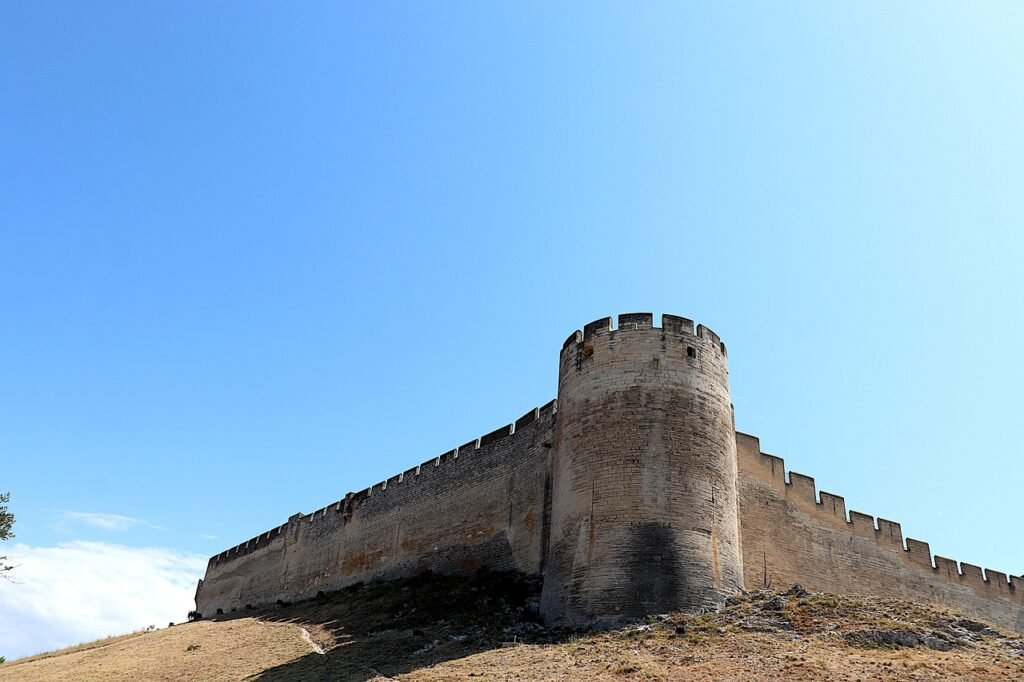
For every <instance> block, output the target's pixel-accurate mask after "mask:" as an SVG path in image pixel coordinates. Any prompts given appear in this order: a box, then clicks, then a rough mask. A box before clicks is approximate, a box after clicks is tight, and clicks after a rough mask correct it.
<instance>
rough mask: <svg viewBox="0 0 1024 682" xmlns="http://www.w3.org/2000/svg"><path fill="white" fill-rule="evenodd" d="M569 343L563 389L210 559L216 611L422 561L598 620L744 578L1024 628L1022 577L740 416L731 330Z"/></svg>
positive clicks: (666, 605)
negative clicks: (733, 398)
mask: <svg viewBox="0 0 1024 682" xmlns="http://www.w3.org/2000/svg"><path fill="white" fill-rule="evenodd" d="M618 322H619V323H618V327H617V328H613V325H612V320H611V318H604V319H601V320H597V321H595V322H592V323H591V324H588V325H586V327H584V329H583V331H582V332H580V331H577V332H574V333H573V334H572V335H570V337H569V339H567V340H566V342H565V344H564V345H563V348H562V352H561V354H560V357H559V384H558V401H557V403H556V402H555V401H552V402H550V403H548V404H547V405H545V406H543V407H541V408H537V409H534V410H532V411H530V412H528V413H527V414H526V415H524V416H523V417H522V418H520V419H518V420H517V421H516V422H515V423H513V424H509V425H507V426H504V427H502V428H501V429H498V430H496V431H493V432H491V433H489V434H487V435H485V436H483V437H481V438H478V439H475V440H473V441H471V442H469V443H467V444H466V445H463V446H461V447H459V448H456V449H454V450H451V451H449V452H447V453H445V454H443V455H440V456H438V457H436V458H434V459H432V460H429V461H427V462H424V463H423V464H421V465H419V466H417V467H414V468H412V469H409V470H408V471H405V472H403V473H402V474H399V475H397V476H394V477H392V478H390V479H388V480H387V481H383V482H381V483H379V484H377V485H374V486H372V487H370V488H367V489H365V490H363V491H361V492H358V493H349V494H348V495H346V496H345V497H344V498H343V499H341V500H338V501H337V502H335V503H332V504H330V505H328V506H326V507H324V508H322V509H320V510H317V511H316V512H313V513H312V514H309V515H304V514H296V515H294V516H292V517H291V518H290V519H289V520H288V522H287V523H285V524H284V525H282V526H279V527H278V528H275V529H273V530H270V531H267V532H266V533H263V534H261V535H259V536H257V537H255V538H252V539H251V540H249V541H247V542H245V543H242V544H241V545H238V546H236V547H233V548H231V549H229V550H227V551H225V552H222V553H220V554H218V555H217V556H214V557H212V558H211V559H210V562H209V565H208V567H207V572H206V577H205V578H204V579H203V580H201V581H200V582H199V587H198V589H197V592H196V605H197V610H198V611H199V612H201V613H204V614H206V615H212V614H213V613H214V612H216V611H218V610H223V611H225V612H227V611H230V610H234V609H239V608H244V607H246V606H249V605H251V606H264V605H269V604H273V603H274V602H276V601H277V600H283V601H293V600H297V599H303V598H308V597H312V596H315V595H316V594H317V593H318V592H320V591H323V592H328V591H331V590H336V589H339V588H342V587H344V586H346V585H351V584H353V583H357V582H364V581H369V580H378V579H382V580H387V579H393V578H400V577H408V576H412V575H415V574H417V573H420V572H422V571H425V570H431V571H434V572H437V573H445V574H468V573H472V572H475V571H477V570H479V569H490V570H509V571H517V572H520V573H523V574H525V575H530V576H537V577H541V578H542V579H543V592H542V597H541V610H542V613H543V615H544V616H545V618H546V620H547V621H549V622H551V623H554V624H565V625H582V624H589V623H595V622H607V621H614V620H616V619H619V618H623V617H632V616H637V615H640V614H643V613H652V612H664V611H668V610H673V609H682V610H695V609H699V608H705V607H714V606H720V605H721V604H722V603H724V600H725V597H726V596H727V595H728V594H729V593H731V592H734V591H736V590H739V589H743V588H745V589H748V590H749V589H760V588H765V587H768V588H786V587H789V586H790V585H792V584H794V583H800V584H802V585H803V586H804V587H806V588H807V589H810V590H814V591H827V592H836V593H846V594H871V595H878V596H891V597H899V598H905V599H911V600H915V601H929V602H936V603H940V604H945V605H949V606H952V607H954V608H956V609H959V610H961V611H963V612H965V613H967V614H969V615H971V616H973V617H976V618H979V619H981V620H986V621H988V622H991V623H993V624H996V625H999V626H1002V627H1004V628H1009V629H1015V630H1017V631H1020V632H1024V576H1021V577H1016V576H1007V575H1006V574H1004V573H1000V572H997V571H992V570H986V571H982V569H981V568H979V567H977V566H973V565H971V564H966V563H958V562H956V561H954V560H951V559H945V558H943V557H934V560H933V558H932V556H931V554H930V550H929V547H928V545H927V544H926V543H923V542H919V541H917V540H912V539H906V540H904V538H903V535H902V530H901V527H900V525H899V524H896V523H893V522H891V521H886V520H884V519H881V518H880V519H878V522H877V525H876V523H875V520H874V519H873V518H872V517H870V516H867V515H864V514H861V513H859V512H855V511H851V512H849V515H847V511H846V507H845V501H844V499H843V498H841V497H838V496H835V495H832V494H830V493H825V492H822V493H821V494H820V497H819V496H818V495H817V493H816V491H815V487H814V480H813V479H811V478H809V477H806V476H802V475H801V474H797V473H790V475H789V477H788V480H787V477H786V474H785V471H784V468H783V461H782V460H781V459H779V458H777V457H774V456H772V455H767V454H764V453H762V452H761V451H760V444H759V442H758V440H757V439H756V438H754V437H752V436H748V435H746V434H742V433H737V432H736V431H735V428H734V423H733V419H732V408H731V404H730V400H729V383H728V362H727V360H728V356H727V352H726V347H725V344H724V343H722V341H721V339H719V337H718V336H717V335H716V334H715V333H714V332H712V331H711V330H709V329H707V328H706V327H703V326H700V325H698V326H697V327H696V328H695V327H694V324H693V322H692V321H690V320H687V319H685V318H681V317H675V316H672V315H665V316H663V318H662V326H661V327H655V326H654V324H653V316H652V315H650V314H647V313H633V314H628V315H620V316H619V321H618Z"/></svg>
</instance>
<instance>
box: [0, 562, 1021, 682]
mask: <svg viewBox="0 0 1024 682" xmlns="http://www.w3.org/2000/svg"><path fill="white" fill-rule="evenodd" d="M537 587H538V586H537V584H536V583H535V582H531V581H523V580H520V579H517V578H516V577H514V576H509V575H505V574H481V575H478V576H475V577H472V578H444V577H431V576H424V577H421V578H418V579H414V580H407V581H400V582H395V583H384V584H370V585H360V586H353V587H351V588H348V589H346V590H343V591H341V592H336V593H332V594H326V595H319V596H318V597H317V598H316V599H313V600H310V601H308V602H302V603H296V604H290V605H286V606H278V607H272V608H270V609H268V610H265V611H262V612H260V611H251V612H246V611H241V610H240V611H239V612H238V614H237V615H227V616H221V617H219V618H217V619H214V620H197V621H195V622H191V623H188V624H182V625H178V626H175V627H173V628H168V629H164V630H157V631H155V632H148V633H137V634H135V635H130V636H126V637H122V638H115V639H112V640H104V641H103V642H100V643H93V644H92V645H86V646H83V647H76V648H75V649H72V650H67V651H63V652H56V653H54V654H49V655H47V656H45V657H35V658H34V659H23V660H20V661H12V662H10V663H8V664H7V665H6V666H4V667H3V669H0V681H5V680H15V679H16V680H19V681H21V680H24V681H27V682H31V681H33V680H51V679H108V678H115V679H122V678H123V679H129V678H130V679H147V680H178V679H203V680H242V679H252V680H261V681H262V682H274V681H277V680H280V681H284V680H299V681H302V680H320V679H331V680H347V681H350V682H370V681H371V680H375V681H377V682H381V681H383V680H403V681H406V680H407V681H412V680H422V681H426V680H467V681H468V680H470V679H472V680H478V679H521V680H566V679H589V680H593V681H594V682H600V681H613V680H614V681H622V680H630V681H639V680H663V681H665V682H668V681H669V680H676V679H686V680H706V681H709V682H710V681H711V680H716V681H717V680H737V681H738V680H772V681H777V680H806V681H810V680H815V681H817V680H822V679H828V680H906V679H912V680H947V679H986V680H999V679H1006V680H1013V679H1024V641H1022V638H1021V637H1019V636H1016V635H1008V634H1007V633H1002V632H999V631H998V630H995V629H993V628H991V627H989V626H988V625H987V624H985V623H979V622H977V621H973V620H970V619H967V618H964V617H962V616H960V615H958V614H954V613H951V612H949V611H947V610H945V609H941V608H938V607H934V608H933V607H927V606H922V605H919V604H911V603H908V602H902V601H897V600H887V599H878V598H872V597H846V596H835V595H827V594H813V593H807V592H805V591H803V590H796V589H794V590H789V591H788V592H785V593H778V592H768V591H763V592H753V593H749V594H745V595H737V596H736V597H733V598H731V599H730V600H729V602H728V604H727V606H726V607H725V608H724V609H722V610H721V611H719V612H712V613H702V614H665V615H658V616H651V617H648V618H645V619H643V620H642V621H640V622H638V623H635V624H633V625H630V626H626V627H622V628H619V629H617V630H609V631H604V632H575V631H564V630H551V629H547V628H544V627H542V626H541V625H540V623H539V622H538V620H537V615H536V613H537V602H536V600H537ZM509 642H516V643H517V644H516V645H515V646H508V645H507V643H509Z"/></svg>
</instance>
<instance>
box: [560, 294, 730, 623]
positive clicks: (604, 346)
mask: <svg viewBox="0 0 1024 682" xmlns="http://www.w3.org/2000/svg"><path fill="white" fill-rule="evenodd" d="M554 448H555V449H554V464H553V472H552V485H551V488H552V490H551V516H550V543H549V550H548V555H547V558H546V560H545V565H544V587H543V593H542V596H541V610H542V612H543V614H544V617H545V619H546V620H547V621H548V622H549V623H551V624H559V625H581V624H593V623H605V622H607V623H611V622H615V621H617V620H621V619H625V618H631V617H636V616H641V615H644V614H647V613H664V612H667V611H694V610H698V609H700V608H702V607H720V606H722V605H723V603H724V601H725V598H726V597H727V596H728V595H730V594H732V593H735V592H737V591H739V590H741V589H742V588H743V567H742V559H741V552H740V535H739V520H738V509H737V499H736V495H737V493H736V432H735V428H734V424H733V415H732V405H731V403H730V399H729V368H728V362H727V357H726V351H725V344H723V343H722V342H721V340H720V339H719V338H718V335H716V334H715V333H714V332H712V331H711V330H710V329H707V328H706V327H704V326H698V327H697V329H696V333H694V328H693V322H692V321H691V320H687V319H685V318H681V317H675V316H673V315H665V316H663V317H662V327H661V328H660V329H659V328H657V327H654V325H653V316H652V315H651V314H649V313H634V314H629V315H620V316H619V324H618V329H616V330H613V329H612V324H611V318H604V319H601V320H597V321H596V322H591V323H590V324H588V325H587V326H586V327H584V328H583V332H582V333H580V332H579V331H576V332H574V333H573V334H572V335H571V336H570V337H569V338H568V340H566V342H565V344H564V345H563V347H562V353H561V356H560V360H559V370H558V416H557V421H556V425H555V443H554Z"/></svg>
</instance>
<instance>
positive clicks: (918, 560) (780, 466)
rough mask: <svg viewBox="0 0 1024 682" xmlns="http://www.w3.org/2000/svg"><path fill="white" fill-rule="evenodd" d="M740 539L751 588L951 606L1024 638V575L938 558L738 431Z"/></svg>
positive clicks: (896, 527)
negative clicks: (800, 589)
mask: <svg viewBox="0 0 1024 682" xmlns="http://www.w3.org/2000/svg"><path fill="white" fill-rule="evenodd" d="M736 446H737V454H738V458H739V493H740V494H739V499H740V533H741V538H742V546H743V568H744V582H745V584H746V589H748V590H757V589H764V588H771V589H786V588H788V587H790V586H792V585H793V584H796V583H799V584H800V585H802V586H803V587H804V588H806V589H808V590H811V591H815V592H834V593H839V594H865V595H877V596H886V597H896V598H902V599H909V600H913V601H918V602H920V601H931V602H936V603H939V604H945V605H948V606H951V607H953V608H955V609H958V610H960V611H963V612H964V613H966V614H968V615H972V616H974V617H976V618H978V619H980V620H984V621H987V622H990V623H993V624H995V625H999V626H1002V627H1004V628H1010V629H1014V630H1017V631H1019V632H1024V577H1016V576H1007V575H1006V574H1005V573H1000V572H999V571H992V570H987V569H986V570H985V571H982V569H981V568H979V567H978V566H973V565H971V564H966V563H959V564H958V562H957V561H955V560H953V559H946V558H943V557H938V556H936V557H934V563H933V557H932V555H931V552H930V549H929V547H928V544H927V543H925V542H920V541H918V540H912V539H907V540H906V542H905V544H904V539H903V534H902V529H901V528H900V524H898V523H894V522H892V521H886V520H885V519H881V518H880V519H878V521H877V524H876V522H875V519H874V518H873V517H871V516H868V515H867V514H861V513H860V512H855V511H851V512H850V513H849V518H847V512H846V503H845V501H844V500H843V498H842V497H838V496H836V495H832V494H830V493H826V492H822V493H821V495H820V498H819V496H818V495H817V493H816V492H815V486H814V479H813V478H809V477H807V476H803V475H801V474H797V473H790V475H789V480H788V481H787V480H786V473H785V468H784V463H783V461H782V460H781V459H779V458H778V457H774V456H772V455H767V454H764V453H762V452H761V449H760V444H759V442H758V440H757V438H754V437H752V436H748V435H746V434H742V433H738V434H736Z"/></svg>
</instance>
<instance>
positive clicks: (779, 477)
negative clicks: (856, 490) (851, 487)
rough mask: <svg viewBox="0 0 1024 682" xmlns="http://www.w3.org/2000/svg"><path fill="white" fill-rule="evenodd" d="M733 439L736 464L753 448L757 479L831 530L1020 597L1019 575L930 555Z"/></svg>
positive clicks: (958, 579)
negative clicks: (836, 528) (734, 441)
mask: <svg viewBox="0 0 1024 682" xmlns="http://www.w3.org/2000/svg"><path fill="white" fill-rule="evenodd" d="M736 438H737V442H739V443H743V442H744V441H745V442H746V445H747V446H748V447H746V448H744V447H740V448H739V453H740V458H741V460H742V459H743V458H744V453H746V454H745V456H746V459H747V461H748V463H750V461H751V460H752V459H753V457H752V453H753V452H754V451H755V450H756V452H757V465H758V467H759V469H760V476H759V478H760V479H761V480H763V481H765V482H767V483H770V484H771V485H772V486H773V487H775V488H776V489H777V490H779V491H780V492H782V493H783V495H784V498H785V499H786V500H789V501H791V502H793V503H794V504H796V505H797V506H798V507H799V508H800V509H802V510H805V511H810V512H812V513H814V514H816V515H818V516H819V517H820V518H821V519H823V520H824V521H826V522H827V523H829V524H830V525H831V526H832V527H840V528H843V529H845V530H846V531H848V532H849V533H851V534H852V535H854V536H857V537H860V538H864V539H867V540H871V541H873V542H874V543H875V544H877V545H880V546H884V547H887V548H889V549H891V550H893V551H894V552H897V553H898V554H899V556H900V558H901V559H902V560H903V561H904V562H906V563H908V564H912V565H914V566H916V567H918V568H921V569H924V570H927V571H930V572H931V573H932V574H933V575H934V576H936V577H938V578H939V579H941V580H944V581H947V582H950V583H953V584H956V585H967V586H973V587H975V588H978V589H987V588H994V589H996V590H999V591H1005V592H1007V593H1008V594H1014V593H1016V594H1021V595H1022V596H1024V590H1021V588H1022V587H1024V576H1019V577H1018V576H1012V575H1007V574H1006V573H1004V572H1002V571H995V570H992V569H982V568H980V567H978V566H975V565H973V564H968V563H965V562H960V561H957V560H955V559H949V558H946V557H942V556H938V555H936V556H934V557H933V555H932V554H931V550H930V547H929V545H928V543H927V542H923V541H921V540H915V539H913V538H906V539H904V537H903V530H902V526H901V525H900V524H899V523H897V522H895V521H889V520H887V519H884V518H881V517H878V518H877V519H876V518H875V517H874V516H872V515H870V514H865V513H863V512H859V511H853V510H850V511H849V512H847V508H846V501H845V499H844V498H843V497H842V496H840V495H835V494H833V493H829V492H825V491H821V493H820V494H819V493H818V492H817V490H816V486H815V482H814V478H812V477H810V476H806V475H804V474H800V473H797V472H795V471H789V472H787V471H786V468H785V461H784V460H783V459H782V458H781V457H777V456H775V455H771V454H768V453H765V452H761V451H760V443H759V441H758V439H757V438H755V437H754V436H749V435H747V434H744V433H737V434H736Z"/></svg>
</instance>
